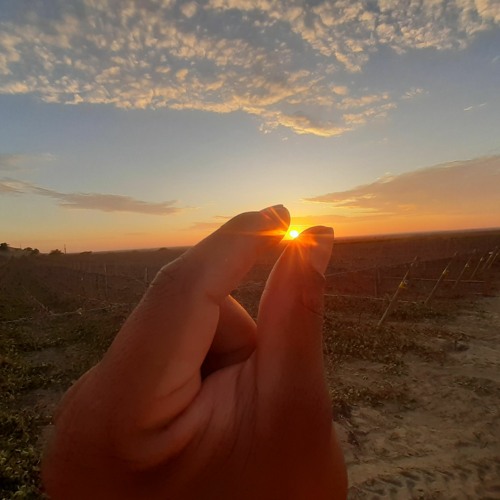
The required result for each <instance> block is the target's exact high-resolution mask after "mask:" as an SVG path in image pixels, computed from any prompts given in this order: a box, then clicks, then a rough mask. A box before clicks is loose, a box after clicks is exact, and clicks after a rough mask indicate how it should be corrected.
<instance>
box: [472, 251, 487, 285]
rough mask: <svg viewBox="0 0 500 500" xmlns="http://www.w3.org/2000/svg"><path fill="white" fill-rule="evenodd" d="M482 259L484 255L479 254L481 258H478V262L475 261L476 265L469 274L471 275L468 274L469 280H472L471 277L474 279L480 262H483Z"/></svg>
mask: <svg viewBox="0 0 500 500" xmlns="http://www.w3.org/2000/svg"><path fill="white" fill-rule="evenodd" d="M483 261H484V256H483V255H481V258H480V259H479V261H478V263H477V265H476V267H475V268H474V271H472V274H471V276H470V279H471V280H473V279H474V277H475V276H476V274H477V272H478V271H479V268H480V267H481V264H482V263H483Z"/></svg>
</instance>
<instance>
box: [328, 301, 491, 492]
mask: <svg viewBox="0 0 500 500" xmlns="http://www.w3.org/2000/svg"><path fill="white" fill-rule="evenodd" d="M402 328H404V325H402ZM443 328H444V331H445V332H446V331H447V332H450V334H451V335H450V337H448V338H446V336H444V338H439V336H437V337H436V338H434V339H433V341H434V342H436V343H438V344H441V349H442V350H444V351H446V357H445V358H444V359H436V360H425V359H419V358H418V357H415V358H414V359H408V358H407V359H406V365H407V367H408V368H407V370H406V373H404V374H403V375H401V374H400V375H399V376H398V377H397V378H394V379H393V381H392V382H391V383H392V384H399V385H400V387H403V388H404V390H406V391H408V401H410V403H409V404H397V403H386V404H383V405H381V406H378V407H377V406H376V407H372V406H366V405H358V406H355V407H354V408H353V409H352V411H351V412H350V415H349V418H342V417H340V418H339V419H338V420H339V422H338V424H337V427H338V430H339V434H340V437H341V440H342V442H343V445H344V450H345V455H346V461H347V465H348V470H349V479H350V496H349V498H350V499H352V500H354V499H447V500H451V499H476V500H477V499H482V500H486V499H500V445H499V442H500V418H499V413H500V411H499V408H500V297H499V296H496V297H489V298H484V299H481V300H479V301H477V302H475V303H474V304H472V303H471V304H470V308H469V309H465V310H462V311H461V312H460V314H459V315H458V316H457V317H456V318H455V320H453V321H451V322H447V323H446V324H445V325H443ZM441 337H443V336H441ZM457 338H459V339H460V340H459V341H457V340H453V339H457ZM410 356H411V355H410ZM337 377H339V379H340V380H346V379H347V380H349V379H350V380H357V381H358V383H360V382H361V383H362V382H363V381H365V383H367V384H370V383H374V381H376V380H377V379H378V378H380V377H381V374H380V365H378V364H376V363H370V362H367V361H362V362H361V361H359V362H358V361H355V362H352V363H346V364H344V365H342V366H341V367H340V368H339V373H338V374H337Z"/></svg>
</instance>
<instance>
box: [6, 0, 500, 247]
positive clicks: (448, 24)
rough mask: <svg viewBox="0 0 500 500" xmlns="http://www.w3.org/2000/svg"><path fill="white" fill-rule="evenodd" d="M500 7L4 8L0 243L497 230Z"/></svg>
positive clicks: (494, 3)
mask: <svg viewBox="0 0 500 500" xmlns="http://www.w3.org/2000/svg"><path fill="white" fill-rule="evenodd" d="M499 117H500V2H498V0H404V1H389V0H362V1H359V0H339V1H321V0H308V1H304V0H302V1H298V0H254V1H251V0H204V1H197V2H195V1H182V0H135V1H132V0H29V1H28V0H0V241H5V242H8V243H9V244H10V245H11V246H14V247H19V246H21V247H27V246H30V247H36V248H39V249H40V250H41V251H42V252H47V251H50V250H52V249H54V248H63V247H64V246H66V248H67V251H68V252H81V251H87V250H92V251H99V250H114V249H127V248H155V247H163V246H177V245H191V244H194V243H196V242H197V241H199V240H200V239H202V238H203V237H204V236H206V235H207V234H209V233H210V232H211V231H213V230H214V229H215V228H217V227H218V226H220V225H221V224H222V223H224V221H225V220H227V219H228V218H230V217H231V216H233V215H236V214H238V213H240V212H243V211H248V210H259V209H261V208H264V207H266V206H270V205H275V204H284V205H285V206H287V207H288V208H289V210H290V212H291V214H292V225H293V226H294V227H296V228H297V229H299V230H302V229H304V228H305V227H308V226H311V225H317V224H320V225H328V226H332V227H334V229H335V232H336V235H337V236H338V237H345V236H360V235H376V234H392V233H407V232H420V231H438V230H456V229H474V228H490V227H500V119H499Z"/></svg>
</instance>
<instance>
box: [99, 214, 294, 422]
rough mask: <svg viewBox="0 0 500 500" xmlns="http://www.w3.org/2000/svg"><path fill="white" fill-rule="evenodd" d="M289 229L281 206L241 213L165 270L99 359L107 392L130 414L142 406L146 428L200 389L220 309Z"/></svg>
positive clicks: (169, 415)
mask: <svg viewBox="0 0 500 500" xmlns="http://www.w3.org/2000/svg"><path fill="white" fill-rule="evenodd" d="M288 224H289V213H288V210H287V209H286V208H284V207H283V206H281V205H279V206H275V207H271V208H267V209H264V210H262V211H260V212H248V213H244V214H241V215H239V216H237V217H235V218H233V219H231V220H230V221H229V222H227V223H226V224H225V225H224V226H222V227H221V228H220V229H219V230H217V231H216V232H215V233H213V234H212V235H210V236H209V237H208V238H206V239H205V240H203V241H202V242H200V243H199V244H198V245H196V246H195V247H193V248H192V249H191V250H189V251H188V252H187V253H186V254H184V255H183V256H182V257H181V258H179V259H177V260H176V261H174V262H172V263H171V264H168V265H167V266H166V267H164V268H163V269H162V270H161V271H160V273H159V274H158V275H157V277H156V278H155V280H154V281H153V283H152V286H151V287H150V289H149V290H148V291H147V292H146V294H145V296H144V298H143V300H142V301H141V302H140V304H139V305H138V306H137V308H136V309H135V311H134V312H133V313H132V314H131V316H130V317H129V319H128V320H127V322H126V323H125V325H124V326H123V328H122V329H121V331H120V332H119V334H118V335H117V337H116V339H115V341H114V342H113V344H112V346H111V347H110V349H109V350H108V352H107V353H106V355H105V357H104V359H103V360H102V362H101V368H100V369H101V370H103V372H104V374H105V375H104V378H105V379H106V380H107V381H108V383H109V384H111V386H112V387H113V390H112V391H108V393H112V394H113V397H116V398H120V401H123V398H126V400H127V408H128V409H129V410H130V411H131V412H132V413H134V414H136V413H137V411H138V408H148V410H145V413H144V415H143V418H144V423H145V424H146V425H147V426H148V427H149V426H155V425H164V424H165V423H166V422H168V421H169V420H170V419H171V418H173V417H174V416H176V415H177V414H178V413H179V412H180V411H182V410H183V409H184V408H185V407H186V406H187V405H188V404H189V403H190V402H191V401H192V399H193V398H194V397H195V396H196V394H197V392H198V391H199V389H200V385H201V378H200V367H201V365H202V363H203V360H204V359H205V356H206V354H207V352H208V350H209V348H210V345H211V343H212V340H213V337H214V334H215V331H216V328H217V323H218V319H219V304H220V303H221V301H223V300H224V298H225V297H226V296H227V295H228V294H229V293H230V292H231V291H232V290H233V289H234V288H235V287H236V286H237V285H238V283H239V282H240V280H241V279H242V278H243V276H244V275H245V274H246V273H247V271H248V270H249V269H250V268H251V267H252V265H253V264H254V262H255V259H256V258H257V256H258V254H259V253H260V252H261V251H262V250H264V249H265V248H266V247H269V246H270V245H273V244H276V243H278V242H279V241H280V240H281V239H282V237H283V235H284V234H285V232H286V229H287V227H288ZM167 402H168V404H166V403H167ZM122 406H123V405H122ZM123 419H124V420H126V419H127V418H126V415H123Z"/></svg>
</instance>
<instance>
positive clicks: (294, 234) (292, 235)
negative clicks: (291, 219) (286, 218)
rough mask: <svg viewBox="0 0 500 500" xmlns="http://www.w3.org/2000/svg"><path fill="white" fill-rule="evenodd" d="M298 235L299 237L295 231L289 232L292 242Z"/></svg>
mask: <svg viewBox="0 0 500 500" xmlns="http://www.w3.org/2000/svg"><path fill="white" fill-rule="evenodd" d="M298 235H299V232H298V231H297V230H296V229H292V230H291V231H290V238H292V240H294V239H295V238H297V236H298Z"/></svg>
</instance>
